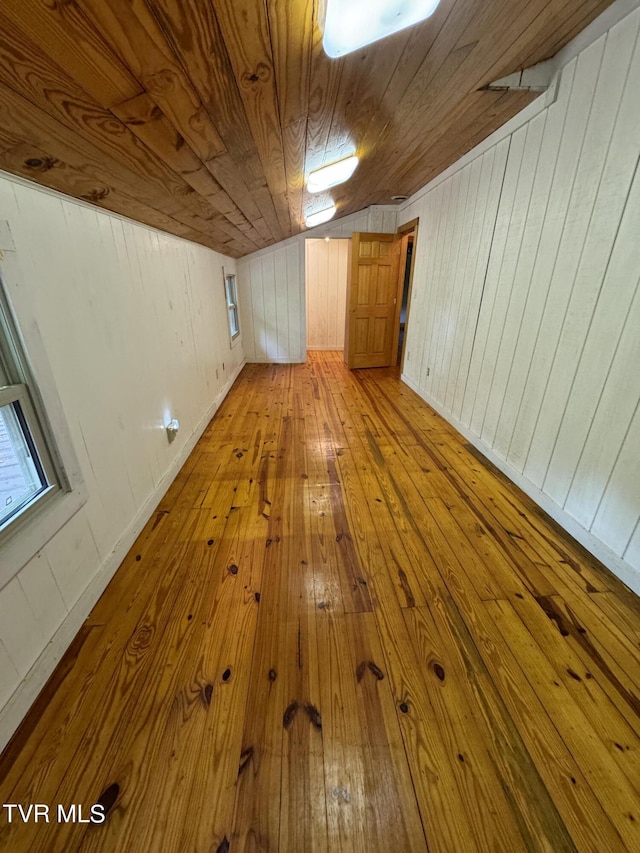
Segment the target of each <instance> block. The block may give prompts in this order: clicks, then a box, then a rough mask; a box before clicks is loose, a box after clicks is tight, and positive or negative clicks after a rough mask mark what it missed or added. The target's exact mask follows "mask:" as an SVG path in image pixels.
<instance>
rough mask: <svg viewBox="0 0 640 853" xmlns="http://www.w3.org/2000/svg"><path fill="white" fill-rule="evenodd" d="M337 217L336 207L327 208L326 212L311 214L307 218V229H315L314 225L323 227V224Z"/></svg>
mask: <svg viewBox="0 0 640 853" xmlns="http://www.w3.org/2000/svg"><path fill="white" fill-rule="evenodd" d="M335 215H336V206H335V204H332V205H331V207H325V208H324V210H318V211H316V212H315V213H310V214H309V215H308V216H307V217H305V220H304V224H305V225H306V226H307V228H313V226H314V225H322V223H323V222H328V221H329V220H330V219H333V217H334V216H335Z"/></svg>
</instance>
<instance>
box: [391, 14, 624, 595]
mask: <svg viewBox="0 0 640 853" xmlns="http://www.w3.org/2000/svg"><path fill="white" fill-rule="evenodd" d="M639 31H640V9H638V8H637V7H636V8H635V9H634V10H632V11H631V12H629V13H628V14H627V16H626V17H625V18H623V19H622V20H619V21H618V22H617V23H615V24H614V25H613V26H612V27H611V29H610V30H609V31H608V32H606V33H604V34H603V33H602V29H601V30H600V32H599V33H598V34H597V36H596V35H594V40H593V41H592V42H591V43H588V42H585V41H584V40H583V41H582V42H581V43H580V48H581V49H580V50H579V52H578V51H576V52H574V53H573V54H569V53H567V52H565V54H563V56H566V59H565V63H566V64H565V65H564V67H562V68H560V69H559V71H558V81H557V83H558V85H557V89H556V90H555V91H556V96H555V98H553V97H551V96H549V97H548V98H547V101H546V102H545V104H544V105H543V106H542V108H540V109H538V110H537V112H535V113H532V114H531V115H530V116H529V117H528V118H527V119H526V120H523V121H519V122H515V121H514V122H513V123H512V124H511V125H510V126H509V127H507V128H505V130H504V132H503V133H502V135H496V137H495V138H494V139H493V140H492V141H491V142H490V143H485V144H483V145H481V146H479V148H478V150H477V153H474V152H471V153H470V154H469V155H467V156H465V157H464V158H463V159H462V161H460V163H459V165H458V166H457V167H452V169H451V170H448V171H447V173H445V175H443V176H442V177H441V178H438V179H436V181H434V182H433V184H432V185H429V186H427V187H425V188H424V190H422V191H420V193H418V194H416V196H414V197H413V198H411V199H409V200H408V201H407V202H406V203H405V204H404V205H403V207H402V209H401V212H400V214H399V220H398V221H399V222H400V223H401V222H406V221H408V220H410V219H413V218H414V217H416V216H418V217H419V218H420V230H419V234H418V243H417V246H416V262H415V269H414V283H413V292H412V301H411V306H410V319H409V326H408V330H407V345H406V354H405V363H404V376H403V378H404V379H405V380H406V381H407V382H408V383H409V384H410V385H411V386H412V387H413V388H415V389H416V390H417V391H419V393H420V394H422V396H423V397H424V398H425V399H426V400H427V401H428V402H431V403H432V404H433V405H434V406H435V408H437V409H438V410H439V411H441V412H442V413H443V414H444V415H445V417H447V418H449V419H450V420H451V422H452V423H454V424H455V425H456V426H458V427H459V428H460V430H461V431H462V432H463V433H464V434H465V435H466V436H468V437H469V439H470V440H471V441H473V442H474V443H475V444H476V445H477V446H478V447H479V448H480V449H481V450H482V451H483V452H484V453H486V454H487V455H488V456H489V458H490V459H492V461H494V462H495V463H496V464H498V465H499V466H500V467H501V468H502V469H503V470H504V471H505V472H506V473H508V474H509V475H510V476H512V478H513V479H514V480H515V481H516V482H517V483H518V484H519V485H521V486H522V487H523V488H524V489H525V490H527V491H528V492H529V494H531V495H532V496H533V497H534V498H536V499H537V500H538V501H539V502H540V503H541V505H542V506H543V507H544V508H545V509H547V510H548V511H549V512H551V513H552V514H553V515H554V517H556V518H557V519H558V520H559V521H560V522H561V523H563V524H564V525H565V526H566V527H567V529H569V530H570V532H572V533H573V534H574V535H575V536H577V537H578V538H580V539H581V541H583V543H584V544H586V545H587V547H590V548H591V549H592V550H593V551H594V553H595V554H596V555H597V556H599V557H600V558H601V559H603V560H604V561H605V562H607V563H608V564H609V565H610V567H611V568H612V569H613V570H614V571H616V572H617V573H618V574H619V575H620V576H621V577H623V579H624V580H626V581H627V583H629V584H631V585H632V586H634V588H636V589H638V590H640V575H639V572H640V533H639V532H638V531H639V519H640V469H638V465H639V464H640V414H639V405H638V403H639V400H640V371H639V370H638V365H639V364H640V272H639V271H640V241H639V240H638V234H640V175H639V174H638V159H639V155H640V110H638V107H637V92H638V89H639V87H640V47H639V41H638V39H639Z"/></svg>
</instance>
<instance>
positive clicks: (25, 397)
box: [0, 222, 88, 589]
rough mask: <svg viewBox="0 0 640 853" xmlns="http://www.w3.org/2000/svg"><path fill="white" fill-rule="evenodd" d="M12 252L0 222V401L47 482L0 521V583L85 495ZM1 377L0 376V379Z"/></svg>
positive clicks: (5, 226)
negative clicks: (19, 418) (14, 405)
mask: <svg viewBox="0 0 640 853" xmlns="http://www.w3.org/2000/svg"><path fill="white" fill-rule="evenodd" d="M21 279H22V276H21V272H20V264H19V257H18V252H16V251H15V246H14V244H13V239H12V237H11V231H10V228H9V225H8V223H7V222H0V349H1V351H2V357H1V362H2V366H3V368H4V370H3V373H4V374H7V376H5V379H4V381H6V380H7V379H8V380H9V382H10V383H11V384H9V385H4V386H3V387H2V390H1V391H0V404H2V405H5V404H6V403H10V402H16V401H17V402H18V403H19V404H20V409H21V411H22V415H23V425H24V424H25V423H26V425H27V427H28V431H29V438H30V440H31V441H32V442H33V445H34V447H35V448H36V449H37V451H38V457H39V461H40V464H41V465H42V468H43V470H44V472H45V475H46V478H47V481H48V483H49V486H48V487H47V488H46V489H43V490H42V491H41V492H40V493H39V495H38V496H37V497H38V499H36V500H34V501H32V502H31V503H30V504H29V505H28V507H25V508H24V509H23V510H22V511H21V512H19V513H16V515H15V516H13V517H11V518H10V519H9V520H8V521H7V522H6V523H5V524H4V525H2V527H0V549H1V551H2V559H1V560H0V589H1V588H2V587H3V586H4V585H5V584H6V583H8V582H9V581H10V580H11V579H12V578H13V577H14V576H15V575H16V574H17V573H18V572H19V571H20V569H21V568H22V567H23V566H24V565H26V563H28V562H29V560H30V559H31V558H32V557H34V556H35V555H36V554H37V553H38V551H40V550H41V549H42V548H43V547H44V546H45V545H46V543H47V542H48V541H49V540H50V539H51V538H52V537H53V536H55V534H56V533H57V532H58V531H59V530H60V529H61V528H62V527H63V526H64V525H65V524H66V523H67V521H69V519H70V518H71V517H72V516H73V515H74V514H75V513H76V512H77V511H78V510H79V509H80V507H82V506H83V505H84V504H85V503H86V501H87V498H88V492H87V488H86V485H85V482H84V478H83V476H82V472H81V470H80V466H79V464H78V460H77V457H76V454H75V450H74V447H73V443H72V441H71V435H70V432H69V428H68V426H67V422H66V418H65V415H64V412H63V408H62V404H61V401H60V398H59V397H58V393H57V390H56V386H55V382H54V379H53V375H52V373H51V369H50V366H49V361H48V358H47V354H46V350H45V346H44V342H43V340H42V337H41V334H40V329H39V327H38V323H37V317H36V315H35V311H34V310H33V307H32V304H31V301H30V299H29V293H28V288H25V287H21V286H20V284H21ZM1 383H2V379H0V384H1Z"/></svg>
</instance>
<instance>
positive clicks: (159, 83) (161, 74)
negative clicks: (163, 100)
mask: <svg viewBox="0 0 640 853" xmlns="http://www.w3.org/2000/svg"><path fill="white" fill-rule="evenodd" d="M142 84H143V86H144V87H145V89H146V90H147V92H148V93H149V94H150V95H152V96H154V95H155V96H156V97H157V96H166V95H170V94H171V93H172V92H175V90H176V89H177V75H176V73H175V71H172V70H171V69H170V68H163V69H162V70H161V71H156V72H155V74H150V75H149V76H148V77H145V78H144V80H143V81H142Z"/></svg>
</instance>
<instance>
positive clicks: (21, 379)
mask: <svg viewBox="0 0 640 853" xmlns="http://www.w3.org/2000/svg"><path fill="white" fill-rule="evenodd" d="M0 285H1V282H0ZM42 424H43V420H42V419H41V418H40V417H39V416H38V413H37V402H36V397H35V394H34V386H33V382H32V378H31V375H30V372H29V369H28V366H27V363H26V359H25V356H24V352H23V351H22V348H21V346H20V341H19V336H18V332H17V328H16V326H15V324H14V322H13V319H12V316H11V312H10V310H9V305H8V303H7V301H6V298H5V295H4V291H3V289H2V287H1V286H0V542H2V541H3V540H4V538H5V537H6V536H7V535H8V534H9V529H10V528H11V532H13V529H14V525H15V524H16V523H17V522H18V521H22V520H23V519H24V518H25V517H27V516H29V515H30V514H31V513H33V512H34V510H35V509H36V507H38V508H39V507H40V506H41V504H42V502H44V501H45V500H47V499H48V498H49V496H51V495H52V494H54V493H55V492H57V491H58V490H59V482H60V477H59V476H58V473H57V471H56V467H55V465H54V462H53V457H52V454H51V452H50V450H49V447H48V446H47V442H46V440H45V437H44V433H43V429H42Z"/></svg>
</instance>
